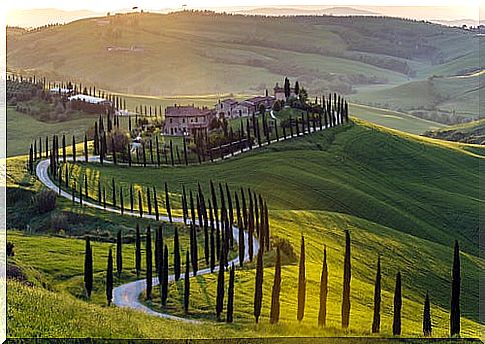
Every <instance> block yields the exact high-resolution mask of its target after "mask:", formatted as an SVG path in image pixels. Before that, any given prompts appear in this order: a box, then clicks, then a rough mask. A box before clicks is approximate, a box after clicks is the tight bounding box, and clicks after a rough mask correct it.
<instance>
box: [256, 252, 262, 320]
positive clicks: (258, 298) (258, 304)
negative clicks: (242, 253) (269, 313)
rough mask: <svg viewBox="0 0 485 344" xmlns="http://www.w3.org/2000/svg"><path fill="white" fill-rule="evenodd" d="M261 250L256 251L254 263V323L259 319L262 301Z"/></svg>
mask: <svg viewBox="0 0 485 344" xmlns="http://www.w3.org/2000/svg"><path fill="white" fill-rule="evenodd" d="M263 273H264V272H263V252H262V250H259V251H258V259H257V263H256V278H255V287H254V318H255V320H256V324H257V323H258V321H259V316H260V315H261V305H262V303H263Z"/></svg>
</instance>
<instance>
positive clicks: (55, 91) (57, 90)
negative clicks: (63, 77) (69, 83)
mask: <svg viewBox="0 0 485 344" xmlns="http://www.w3.org/2000/svg"><path fill="white" fill-rule="evenodd" d="M49 92H50V93H52V94H62V95H70V94H72V93H73V92H74V90H73V89H72V88H62V87H53V88H51V89H50V90H49Z"/></svg>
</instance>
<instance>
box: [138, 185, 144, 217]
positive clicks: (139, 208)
mask: <svg viewBox="0 0 485 344" xmlns="http://www.w3.org/2000/svg"><path fill="white" fill-rule="evenodd" d="M138 210H139V211H140V217H143V201H142V198H141V191H139V190H138Z"/></svg>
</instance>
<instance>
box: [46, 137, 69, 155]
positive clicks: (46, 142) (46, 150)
mask: <svg viewBox="0 0 485 344" xmlns="http://www.w3.org/2000/svg"><path fill="white" fill-rule="evenodd" d="M46 152H47V142H46ZM46 154H47V153H46ZM72 161H74V162H76V138H75V137H74V135H72Z"/></svg>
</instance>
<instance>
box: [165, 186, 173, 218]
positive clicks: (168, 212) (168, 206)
mask: <svg viewBox="0 0 485 344" xmlns="http://www.w3.org/2000/svg"><path fill="white" fill-rule="evenodd" d="M165 207H166V208H167V215H168V218H169V220H170V223H172V209H171V208H170V195H169V193H168V185H167V182H165Z"/></svg>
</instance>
